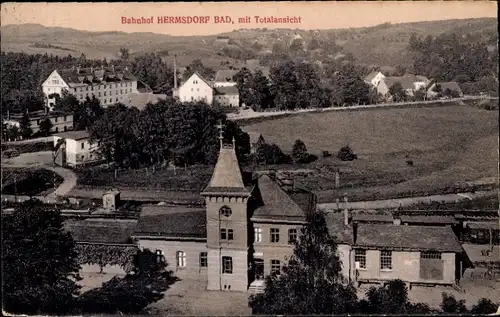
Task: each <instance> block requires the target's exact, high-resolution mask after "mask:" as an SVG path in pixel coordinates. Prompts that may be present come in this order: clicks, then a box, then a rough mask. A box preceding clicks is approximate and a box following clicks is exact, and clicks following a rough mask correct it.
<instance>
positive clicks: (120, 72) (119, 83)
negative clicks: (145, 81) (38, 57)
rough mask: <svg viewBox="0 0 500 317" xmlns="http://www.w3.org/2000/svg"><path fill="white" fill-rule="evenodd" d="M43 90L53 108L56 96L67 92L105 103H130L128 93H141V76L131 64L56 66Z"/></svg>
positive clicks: (49, 105)
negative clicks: (133, 71) (116, 65)
mask: <svg viewBox="0 0 500 317" xmlns="http://www.w3.org/2000/svg"><path fill="white" fill-rule="evenodd" d="M42 90H43V93H44V94H45V96H46V97H47V107H48V108H49V109H51V110H52V109H53V107H54V105H55V100H56V99H55V96H56V95H58V96H62V93H63V91H66V92H68V93H70V94H72V95H74V96H75V97H76V98H77V99H78V101H80V102H83V101H84V100H85V99H86V98H87V97H89V98H92V97H96V98H97V99H99V101H100V102H101V105H103V106H108V105H113V104H115V103H118V102H121V103H124V104H126V102H127V100H128V94H129V93H132V92H138V90H137V79H136V78H135V76H134V75H133V74H132V73H131V72H130V71H129V69H128V67H115V66H111V67H99V68H96V67H88V68H80V67H73V68H70V69H56V70H54V71H53V72H52V73H51V74H50V75H49V77H47V79H46V80H45V81H44V82H43V84H42Z"/></svg>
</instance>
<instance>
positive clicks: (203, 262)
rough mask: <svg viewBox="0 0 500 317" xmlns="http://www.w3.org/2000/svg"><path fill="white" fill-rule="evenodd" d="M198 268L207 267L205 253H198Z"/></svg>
mask: <svg viewBox="0 0 500 317" xmlns="http://www.w3.org/2000/svg"><path fill="white" fill-rule="evenodd" d="M200 267H208V261H207V252H201V253H200Z"/></svg>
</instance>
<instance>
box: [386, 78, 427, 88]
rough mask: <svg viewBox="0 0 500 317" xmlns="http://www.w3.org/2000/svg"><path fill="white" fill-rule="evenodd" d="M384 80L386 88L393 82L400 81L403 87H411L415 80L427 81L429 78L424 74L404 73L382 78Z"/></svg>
mask: <svg viewBox="0 0 500 317" xmlns="http://www.w3.org/2000/svg"><path fill="white" fill-rule="evenodd" d="M382 81H384V82H385V84H386V85H387V87H388V88H390V87H392V86H393V85H394V84H395V83H397V82H399V83H401V86H403V89H413V84H414V83H416V82H425V83H427V82H428V81H429V80H428V79H427V78H426V77H424V76H415V75H404V76H401V77H385V78H384V79H382Z"/></svg>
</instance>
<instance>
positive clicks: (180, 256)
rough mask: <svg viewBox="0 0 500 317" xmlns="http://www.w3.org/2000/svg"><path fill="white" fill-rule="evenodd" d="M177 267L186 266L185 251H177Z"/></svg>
mask: <svg viewBox="0 0 500 317" xmlns="http://www.w3.org/2000/svg"><path fill="white" fill-rule="evenodd" d="M177 267H186V252H184V251H177Z"/></svg>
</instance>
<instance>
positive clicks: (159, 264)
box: [2, 200, 177, 315]
mask: <svg viewBox="0 0 500 317" xmlns="http://www.w3.org/2000/svg"><path fill="white" fill-rule="evenodd" d="M63 224H64V220H63V218H62V216H61V214H60V211H59V210H57V209H54V207H53V206H48V205H44V204H43V203H42V202H40V201H38V200H29V201H26V202H23V203H21V204H20V205H18V206H17V207H16V208H15V209H14V211H13V212H12V213H10V214H5V213H3V212H2V230H3V236H2V238H3V239H2V268H3V274H4V275H3V280H2V290H3V292H2V293H3V296H2V297H3V298H2V304H3V307H2V308H3V309H4V310H5V311H7V312H9V313H14V314H28V315H42V314H44V315H45V314H50V315H81V314H116V313H129V314H130V313H139V312H144V309H146V307H147V306H148V305H149V304H150V303H153V302H156V301H158V300H160V299H161V298H163V296H164V292H165V291H166V290H167V289H168V288H169V287H170V285H171V284H173V283H175V282H176V281H177V278H176V277H175V276H174V275H173V272H172V271H169V270H167V265H168V263H166V262H165V260H164V258H163V257H158V256H157V255H156V254H154V253H153V252H151V251H150V250H148V249H145V250H138V249H137V251H136V252H135V253H130V252H128V250H125V252H126V253H127V254H130V255H132V259H131V261H130V269H129V271H130V272H129V273H128V274H127V275H125V276H124V277H113V278H112V279H111V280H109V281H107V282H105V283H103V284H102V286H101V287H97V288H94V289H91V290H88V291H85V292H83V293H81V286H80V285H79V284H78V281H80V280H81V279H82V277H81V275H80V273H79V271H80V269H81V266H80V263H79V260H78V257H80V256H81V254H79V252H78V251H80V252H81V251H83V250H82V248H78V246H77V244H76V243H75V241H74V240H73V238H72V236H71V233H70V232H67V231H66V230H65V229H64V226H63ZM117 254H118V256H119V254H120V252H117ZM83 256H88V255H83Z"/></svg>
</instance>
